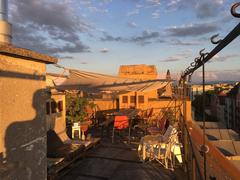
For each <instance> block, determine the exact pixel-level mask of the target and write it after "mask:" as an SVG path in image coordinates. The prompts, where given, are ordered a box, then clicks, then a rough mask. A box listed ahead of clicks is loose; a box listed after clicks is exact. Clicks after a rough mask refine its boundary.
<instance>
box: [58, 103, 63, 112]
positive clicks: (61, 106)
mask: <svg viewBox="0 0 240 180" xmlns="http://www.w3.org/2000/svg"><path fill="white" fill-rule="evenodd" d="M62 111H63V102H62V101H58V112H62Z"/></svg>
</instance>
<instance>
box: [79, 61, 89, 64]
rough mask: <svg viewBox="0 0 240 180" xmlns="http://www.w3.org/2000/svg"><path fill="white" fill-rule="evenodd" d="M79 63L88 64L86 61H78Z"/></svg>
mask: <svg viewBox="0 0 240 180" xmlns="http://www.w3.org/2000/svg"><path fill="white" fill-rule="evenodd" d="M80 64H88V63H87V62H86V61H82V62H80Z"/></svg>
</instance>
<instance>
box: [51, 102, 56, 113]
mask: <svg viewBox="0 0 240 180" xmlns="http://www.w3.org/2000/svg"><path fill="white" fill-rule="evenodd" d="M51 110H52V112H51V113H56V112H57V103H56V101H52V102H51Z"/></svg>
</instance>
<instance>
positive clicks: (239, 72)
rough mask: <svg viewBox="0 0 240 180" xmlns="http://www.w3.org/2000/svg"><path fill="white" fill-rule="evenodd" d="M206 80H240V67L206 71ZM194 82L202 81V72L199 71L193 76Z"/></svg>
mask: <svg viewBox="0 0 240 180" xmlns="http://www.w3.org/2000/svg"><path fill="white" fill-rule="evenodd" d="M205 78H206V81H208V82H209V81H239V79H240V69H232V70H213V71H206V72H205ZM192 81H193V82H201V81H202V72H200V71H197V72H195V73H194V74H193V76H192Z"/></svg>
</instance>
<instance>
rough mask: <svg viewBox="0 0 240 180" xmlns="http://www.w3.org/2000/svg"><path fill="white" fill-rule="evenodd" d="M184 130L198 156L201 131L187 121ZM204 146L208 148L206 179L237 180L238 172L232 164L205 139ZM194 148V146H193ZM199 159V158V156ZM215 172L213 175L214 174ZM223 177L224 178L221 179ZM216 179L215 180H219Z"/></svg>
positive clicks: (239, 172)
mask: <svg viewBox="0 0 240 180" xmlns="http://www.w3.org/2000/svg"><path fill="white" fill-rule="evenodd" d="M185 125H186V129H187V130H188V133H189V135H190V136H189V137H190V139H191V142H193V143H194V145H195V147H197V148H198V149H197V150H198V152H199V155H200V154H201V152H200V145H201V144H202V143H203V142H202V141H203V139H202V138H201V137H202V131H201V129H200V127H199V126H198V125H197V124H195V123H193V122H191V121H188V122H187V123H186V124H185ZM206 145H207V146H208V147H209V152H208V153H207V154H206V155H207V162H208V163H207V166H208V177H209V178H210V176H212V177H219V178H220V179H221V178H228V179H239V174H240V170H239V169H238V168H237V167H236V166H235V165H234V164H232V163H231V162H230V161H229V160H228V159H227V158H226V157H225V156H224V155H223V154H222V153H221V152H220V151H219V150H218V149H217V148H216V147H215V146H214V145H213V144H212V143H211V141H209V140H207V139H206ZM193 147H194V146H193ZM199 157H201V156H199ZM210 168H214V169H213V170H215V171H210V170H211V169H210ZM214 172H215V173H214ZM221 175H224V176H225V177H223V176H222V177H221ZM219 178H217V179H219Z"/></svg>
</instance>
